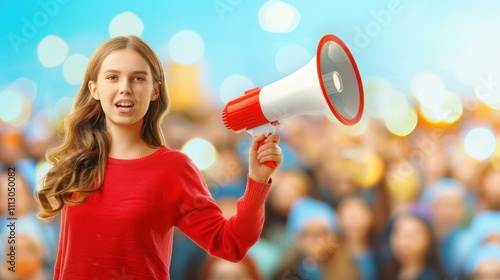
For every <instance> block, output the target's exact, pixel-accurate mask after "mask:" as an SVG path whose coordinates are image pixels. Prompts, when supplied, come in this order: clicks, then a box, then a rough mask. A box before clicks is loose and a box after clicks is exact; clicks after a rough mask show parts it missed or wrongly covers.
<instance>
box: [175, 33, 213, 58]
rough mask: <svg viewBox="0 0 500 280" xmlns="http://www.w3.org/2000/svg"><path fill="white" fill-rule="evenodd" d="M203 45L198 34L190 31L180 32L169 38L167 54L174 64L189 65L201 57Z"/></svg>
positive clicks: (203, 49)
mask: <svg viewBox="0 0 500 280" xmlns="http://www.w3.org/2000/svg"><path fill="white" fill-rule="evenodd" d="M204 51H205V43H204V42H203V39H202V38H201V37H200V35H198V33H196V32H194V31H191V30H181V31H179V32H177V33H175V34H174V36H172V38H170V41H169V42H168V52H169V55H170V58H171V59H172V60H173V61H175V62H176V63H179V64H183V65H189V64H193V63H195V62H197V61H198V60H200V59H201V57H202V56H203V52H204Z"/></svg>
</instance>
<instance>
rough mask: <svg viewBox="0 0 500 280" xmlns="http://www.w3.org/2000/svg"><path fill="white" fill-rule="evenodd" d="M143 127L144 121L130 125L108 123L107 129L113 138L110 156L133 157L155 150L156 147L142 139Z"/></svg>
mask: <svg viewBox="0 0 500 280" xmlns="http://www.w3.org/2000/svg"><path fill="white" fill-rule="evenodd" d="M141 129H142V122H137V123H135V124H132V125H129V126H121V125H116V124H109V125H107V126H106V130H107V132H108V134H109V136H110V138H111V139H110V140H111V147H110V150H109V156H110V157H112V158H119V159H133V158H139V157H143V156H146V155H148V154H150V153H151V152H153V151H154V150H155V149H154V148H151V147H150V146H149V145H148V144H147V143H146V142H145V141H144V139H142V136H141Z"/></svg>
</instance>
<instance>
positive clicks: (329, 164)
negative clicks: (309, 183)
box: [313, 152, 357, 206]
mask: <svg viewBox="0 0 500 280" xmlns="http://www.w3.org/2000/svg"><path fill="white" fill-rule="evenodd" d="M313 173H314V177H315V180H316V182H317V183H318V187H317V188H318V193H319V194H320V196H321V197H322V199H323V200H325V201H326V202H328V203H329V204H330V205H332V206H336V204H337V202H338V201H339V200H340V199H342V197H344V196H348V195H351V194H354V193H355V192H356V191H357V188H356V186H355V184H354V182H353V174H352V172H351V170H350V167H349V166H348V165H347V164H346V161H345V160H344V158H343V156H342V155H341V154H335V153H332V152H330V153H325V154H324V155H323V156H322V158H321V160H320V163H319V164H318V165H317V166H315V169H314V170H313Z"/></svg>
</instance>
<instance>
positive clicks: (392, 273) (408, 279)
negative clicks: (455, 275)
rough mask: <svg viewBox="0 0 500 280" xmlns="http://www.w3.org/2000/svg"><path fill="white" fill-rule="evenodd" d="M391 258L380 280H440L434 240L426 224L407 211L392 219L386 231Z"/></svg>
mask: <svg viewBox="0 0 500 280" xmlns="http://www.w3.org/2000/svg"><path fill="white" fill-rule="evenodd" d="M389 241H390V248H391V252H392V258H391V259H390V260H388V262H387V263H386V264H385V265H384V267H383V271H382V279H398V280H442V279H445V278H446V277H445V275H444V273H443V271H442V268H441V264H440V261H439V256H438V253H437V243H436V239H435V237H434V236H433V234H432V230H431V227H430V225H429V223H428V222H427V221H426V220H424V219H423V218H422V217H420V216H419V215H417V214H414V213H411V212H408V213H403V214H399V215H398V216H396V217H395V219H394V221H393V223H392V224H391V225H390V229H389Z"/></svg>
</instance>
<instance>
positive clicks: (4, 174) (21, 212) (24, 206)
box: [0, 165, 35, 216]
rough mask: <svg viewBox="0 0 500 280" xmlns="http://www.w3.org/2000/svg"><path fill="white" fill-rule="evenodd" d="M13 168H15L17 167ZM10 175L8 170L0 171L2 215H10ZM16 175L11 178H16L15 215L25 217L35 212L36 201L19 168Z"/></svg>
mask: <svg viewBox="0 0 500 280" xmlns="http://www.w3.org/2000/svg"><path fill="white" fill-rule="evenodd" d="M12 166H13V167H14V168H15V165H12ZM8 173H9V170H8V169H4V170H1V171H0V215H7V214H8V199H9V196H8V186H7V184H8V183H9V180H8V179H9V175H8ZM14 173H15V175H14V176H11V177H13V178H15V181H14V182H15V199H16V205H15V214H16V216H25V215H28V214H30V213H32V212H33V211H34V210H35V200H34V199H33V195H32V193H31V191H30V188H29V186H28V184H27V182H26V180H25V179H24V176H23V175H22V174H21V173H20V170H19V168H17V170H15V172H14Z"/></svg>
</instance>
